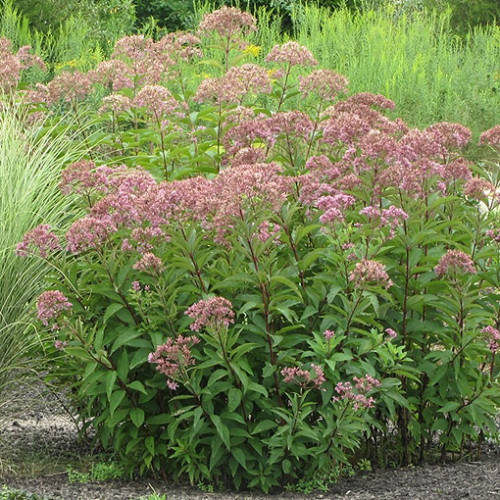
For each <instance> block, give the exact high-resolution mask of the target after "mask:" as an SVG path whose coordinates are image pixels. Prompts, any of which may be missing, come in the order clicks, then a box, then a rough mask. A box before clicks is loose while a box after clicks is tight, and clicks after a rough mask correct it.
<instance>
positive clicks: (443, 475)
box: [0, 401, 500, 500]
mask: <svg viewBox="0 0 500 500" xmlns="http://www.w3.org/2000/svg"><path fill="white" fill-rule="evenodd" d="M485 448H486V449H485V453H484V454H483V459H482V460H480V461H475V462H467V463H465V462H464V463H455V464H443V465H432V466H424V467H412V468H407V469H400V470H385V471H384V470H380V471H374V472H369V473H364V474H362V475H357V476H355V477H353V478H349V479H345V480H342V481H341V482H339V483H338V484H336V485H335V486H333V487H332V488H331V489H330V490H329V491H328V492H326V493H311V494H308V495H303V494H292V493H281V494H276V495H263V494H256V493H249V492H239V493H235V492H222V493H205V492H203V491H200V490H198V489H195V488H192V487H188V486H184V485H179V484H173V483H171V484H165V483H161V482H154V481H151V482H148V481H111V482H106V483H86V484H82V483H70V482H69V480H68V477H67V474H65V473H64V472H61V470H62V471H64V470H65V468H66V467H65V466H66V464H67V463H68V461H71V460H74V461H76V462H77V463H81V460H82V457H85V456H86V455H87V454H89V453H90V452H91V451H92V450H90V449H89V448H88V446H86V445H85V444H82V442H81V441H79V440H77V434H76V428H75V426H74V425H73V423H72V421H71V419H70V418H69V417H67V416H66V415H64V414H62V413H61V410H60V407H59V408H58V407H57V404H56V403H55V402H54V401H52V402H50V403H49V404H46V405H45V406H43V407H38V408H31V409H30V410H29V411H28V410H27V411H25V412H24V414H22V417H18V418H15V419H13V418H10V419H9V420H7V421H4V423H3V425H2V424H1V423H0V472H2V468H1V466H2V460H3V464H4V467H3V476H4V479H3V480H0V485H1V484H2V483H3V484H5V485H8V486H9V487H11V488H16V489H20V490H23V491H26V492H30V493H36V494H38V495H43V496H45V497H47V498H51V499H65V500H137V499H138V498H140V497H141V496H146V495H148V494H150V493H152V492H153V491H156V492H157V493H159V494H166V495H167V499H168V500H185V499H194V500H205V499H206V500H209V499H210V500H247V499H248V500H264V499H266V500H305V499H308V500H310V499H326V498H327V499H332V500H334V499H351V500H372V499H377V500H386V499H415V500H433V499H463V498H466V499H471V500H495V499H498V500H500V446H499V445H494V444H490V445H489V446H488V447H485ZM5 457H8V459H5ZM20 457H23V459H24V460H25V461H27V462H29V465H25V470H23V471H21V472H23V473H24V474H26V475H27V476H31V477H29V478H22V477H19V475H20V471H19V470H17V472H16V470H15V469H14V472H15V473H14V474H12V473H10V474H9V463H16V459H17V461H19V458H20ZM48 457H50V458H48ZM78 461H80V462H78ZM33 476H34V477H33Z"/></svg>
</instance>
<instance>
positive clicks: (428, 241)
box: [18, 8, 500, 491]
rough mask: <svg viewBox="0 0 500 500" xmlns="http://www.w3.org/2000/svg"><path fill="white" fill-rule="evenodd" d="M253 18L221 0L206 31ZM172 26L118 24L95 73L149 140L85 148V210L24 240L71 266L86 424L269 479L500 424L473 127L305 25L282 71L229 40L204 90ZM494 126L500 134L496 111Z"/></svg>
mask: <svg viewBox="0 0 500 500" xmlns="http://www.w3.org/2000/svg"><path fill="white" fill-rule="evenodd" d="M210 16H213V17H210ZM217 19H218V20H219V23H216V22H215V21H214V20H217ZM209 21H210V22H209ZM250 22H251V20H250V18H248V17H246V16H242V14H241V13H240V12H239V11H238V10H237V9H233V8H223V9H221V10H220V11H216V12H214V13H212V14H209V15H208V16H207V17H206V18H205V20H204V21H202V26H204V27H205V29H204V30H202V31H206V30H209V31H210V30H213V31H216V34H217V36H219V38H220V39H223V38H224V36H227V33H228V32H229V31H228V30H231V31H230V33H231V38H229V37H228V38H227V40H229V41H230V42H231V43H233V42H234V40H235V37H236V38H237V36H238V33H239V32H238V30H240V31H241V32H242V31H244V30H245V29H248V26H250V24H249V23H250ZM238 23H239V24H238ZM238 26H239V27H238ZM218 30H219V31H218ZM176 36H179V35H176ZM200 36H206V34H203V33H201V34H200ZM176 40H178V38H176V37H174V38H168V39H165V40H163V41H161V40H160V41H159V42H152V41H147V40H145V39H143V38H141V37H136V38H133V37H130V38H128V39H126V40H122V41H121V42H118V45H117V50H116V51H115V56H117V57H116V58H115V59H113V61H110V64H109V65H108V66H102V67H101V68H100V69H99V70H98V73H99V72H101V74H104V70H105V69H106V71H107V72H106V73H105V74H106V75H107V76H106V78H108V80H105V81H104V80H100V84H101V85H102V84H103V82H104V85H106V86H108V87H109V89H110V92H112V93H111V94H110V95H109V96H108V97H106V98H105V99H107V101H106V103H107V104H109V105H110V106H111V110H112V111H111V114H110V115H108V116H107V117H105V119H109V118H111V119H112V120H114V121H112V122H108V123H111V126H115V127H123V135H121V136H118V137H119V138H118V139H116V137H112V138H111V139H110V141H109V143H108V144H106V145H105V147H104V148H103V149H102V150H101V152H102V153H103V154H104V155H109V158H110V159H111V158H113V156H112V154H111V149H112V148H113V147H116V146H118V147H120V148H123V149H124V150H127V151H131V150H133V151H135V152H136V154H135V158H133V157H131V156H132V155H127V154H124V155H123V159H126V164H124V165H120V166H117V165H116V164H111V163H110V164H109V165H106V164H102V161H97V160H95V161H93V160H82V161H78V162H74V163H71V164H69V165H68V167H67V168H66V169H65V170H64V172H63V173H62V176H61V183H60V187H61V190H62V192H63V193H64V194H66V195H67V196H68V197H69V199H70V200H71V203H73V204H74V205H75V206H77V207H79V209H80V210H81V209H83V210H85V215H84V216H83V217H82V216H81V213H76V214H75V216H74V217H72V223H71V226H70V227H69V229H68V230H67V231H66V232H64V231H60V230H58V228H56V227H54V228H50V227H47V226H42V227H39V228H37V229H35V230H32V231H30V232H28V233H27V234H26V235H25V237H24V239H23V241H22V242H21V243H20V244H19V246H18V253H19V254H20V255H24V256H26V257H29V258H30V259H33V258H41V259H42V260H43V261H48V262H50V265H51V266H52V269H53V270H54V272H53V273H51V275H50V276H49V278H48V280H49V284H48V286H47V290H46V291H45V292H44V293H42V294H41V295H40V297H39V298H38V303H37V306H38V318H39V320H40V321H41V323H42V324H43V325H45V326H46V327H47V330H48V332H49V333H51V335H52V339H51V342H50V344H49V345H47V349H48V350H49V351H50V356H51V357H52V371H51V376H50V377H51V379H52V380H54V381H59V382H60V383H66V384H70V385H71V386H72V387H73V389H74V390H75V391H77V393H78V400H77V401H76V409H77V410H78V411H79V413H80V416H81V417H82V419H84V421H85V422H86V425H91V426H92V427H93V428H94V429H95V430H96V432H97V437H98V439H99V440H100V441H101V442H102V443H103V445H104V446H105V447H107V448H112V449H114V450H115V451H116V454H117V455H118V456H119V457H120V458H121V460H123V462H124V463H125V464H126V465H127V466H128V468H129V470H130V471H131V472H133V471H135V470H138V471H139V472H140V473H145V472H146V471H147V470H152V471H154V472H156V473H159V474H163V475H165V476H173V477H174V478H178V477H187V478H189V480H190V481H191V482H193V483H197V482H202V483H204V482H207V483H213V484H215V485H219V486H223V485H229V486H233V487H236V488H261V489H263V490H265V491H268V490H270V489H271V488H273V487H280V486H285V485H293V484H294V483H296V482H297V481H298V480H299V479H300V478H301V477H303V476H304V475H306V476H307V477H329V475H330V474H331V473H332V472H333V471H335V472H336V473H337V471H338V470H339V468H340V469H341V468H342V466H343V464H344V466H345V467H346V469H348V468H349V461H352V460H354V459H355V457H356V458H359V457H362V458H364V459H370V460H374V461H377V462H378V463H380V464H382V465H385V464H387V463H388V462H389V461H398V462H399V463H403V464H408V463H411V462H414V461H418V460H420V459H425V458H426V454H427V451H428V450H429V448H430V446H431V445H432V444H433V443H434V442H435V441H436V440H438V441H439V443H440V446H441V450H442V453H443V455H445V454H446V453H447V452H456V453H465V452H467V449H468V447H469V445H470V443H471V442H472V441H476V440H478V439H479V438H480V436H483V435H485V434H489V435H495V434H496V426H495V423H494V417H495V416H496V414H497V412H498V404H499V402H500V401H499V400H500V397H499V393H498V367H497V364H498V363H497V361H496V353H497V351H498V340H499V338H500V333H499V331H498V328H499V323H500V316H499V310H498V298H499V293H500V289H499V286H500V282H499V278H498V277H499V276H500V274H499V273H500V269H499V248H498V240H500V238H498V231H499V230H498V219H497V213H496V211H495V208H496V206H497V204H498V199H497V197H496V192H497V188H498V186H497V185H495V183H496V181H495V180H493V182H492V179H491V178H490V179H489V180H488V179H487V178H486V175H485V173H484V172H482V171H481V170H480V169H478V168H477V167H476V166H475V165H473V164H471V163H470V162H468V161H467V160H466V159H465V158H464V156H463V149H464V148H465V147H466V146H467V144H468V143H469V142H470V136H471V133H470V131H469V130H468V129H467V128H466V127H464V126H462V125H460V124H454V123H437V124H434V125H431V126H429V127H428V128H426V129H424V130H417V129H411V128H410V127H408V126H407V125H406V124H405V123H404V122H403V121H402V120H400V119H389V118H388V117H387V116H386V115H385V114H384V112H385V111H386V110H390V109H393V108H394V103H393V102H392V101H390V100H389V99H387V98H385V97H383V96H381V95H375V94H370V93H360V94H353V95H350V96H349V95H348V81H347V79H346V78H344V77H343V76H341V75H339V74H337V73H335V72H333V71H326V70H314V69H312V70H311V69H310V68H311V67H314V66H315V65H316V60H315V58H314V56H313V54H312V53H311V52H310V51H309V50H308V49H307V48H306V47H303V46H301V45H299V44H298V43H296V42H287V43H285V44H282V45H277V46H275V47H273V48H272V49H271V51H270V52H269V54H268V55H267V56H266V58H265V59H266V61H267V64H269V65H272V67H271V66H269V69H270V71H268V70H267V68H268V66H260V65H257V64H253V63H252V64H250V63H248V62H245V60H244V59H241V60H235V59H234V58H233V57H232V55H233V54H232V52H231V51H232V50H233V47H232V45H231V43H229V41H228V45H227V46H226V50H225V51H223V52H222V53H221V60H222V61H223V65H222V69H221V71H222V73H221V74H220V75H219V76H213V77H211V78H210V79H208V80H205V81H203V82H202V83H201V84H200V85H199V86H198V88H197V89H194V90H189V89H187V88H185V87H184V88H183V87H182V86H183V85H184V83H185V80H183V77H182V75H183V73H182V65H183V63H184V62H185V59H183V58H182V57H180V56H179V55H180V54H181V53H185V52H182V51H185V50H188V54H187V55H186V57H188V58H191V57H199V56H200V54H199V53H198V52H193V51H194V50H195V49H196V48H197V44H196V41H195V40H194V39H192V38H190V39H189V40H188V39H187V38H186V39H183V40H184V41H183V43H181V44H178V45H177V46H176V45H175V43H176ZM219 41H220V40H219ZM157 43H160V45H156V44H157ZM162 46H163V47H165V46H168V47H169V50H170V52H169V53H168V58H167V56H166V52H165V51H163V52H161V47H162ZM227 47H229V48H227ZM234 50H235V49H234ZM155 51H160V52H161V54H160V55H161V57H159V61H160V63H161V64H156V65H155V64H153V63H152V62H153V61H154V60H155V59H154V57H153V55H154V54H155V53H156V52H155ZM120 54H122V55H123V54H126V57H124V58H121V56H120V57H118V55H120ZM118 67H120V68H122V69H123V71H120V72H119V73H118V72H116V71H115V70H114V69H113V68H115V69H116V68H118ZM299 70H300V71H301V72H302V73H303V74H302V78H301V79H300V80H297V78H296V76H297V74H296V72H297V71H299ZM113 71H115V72H113ZM169 75H170V76H172V78H171V79H170V77H169ZM167 87H168V88H167ZM79 88H82V87H79ZM90 88H91V87H90V86H89V85H87V83H85V92H90ZM49 91H50V88H49ZM60 95H64V92H63V94H60ZM66 95H68V91H67V90H66ZM69 95H74V96H75V97H76V96H77V95H76V94H69ZM300 101H305V102H307V103H311V106H310V107H309V106H308V107H307V108H304V109H308V110H309V111H310V114H309V112H305V111H303V110H301V109H296V108H295V105H294V103H297V102H300ZM264 104H265V106H264ZM160 105H161V106H163V107H160ZM49 108H50V103H49ZM107 112H109V111H107ZM113 113H115V115H113ZM160 113H162V114H161V115H160ZM140 120H151V122H152V123H153V127H150V125H149V124H148V123H147V122H143V123H142V124H141V123H140ZM158 134H159V135H158ZM134 137H136V138H137V140H136V141H135V142H133V138H134ZM125 138H127V139H130V141H131V142H130V143H127V141H126V140H125ZM114 141H116V142H114ZM187 142H188V143H190V144H187ZM481 143H482V144H484V145H485V146H489V147H490V148H492V149H493V151H494V152H496V154H498V153H500V147H499V145H500V132H499V129H498V127H495V128H493V129H491V130H490V131H487V132H485V133H484V134H483V135H482V136H481ZM148 145H149V146H148ZM129 148H130V149H129ZM146 151H149V152H150V156H149V157H150V158H153V160H152V161H151V162H145V163H144V166H145V167H146V168H141V167H139V166H138V165H136V164H135V161H137V162H138V164H139V165H140V164H141V161H140V159H141V158H145V157H146V156H147V154H146ZM168 155H173V156H170V157H169V156H168ZM127 156H128V157H127ZM125 157H127V158H125ZM173 158H174V161H172V159H173ZM120 159H121V157H120ZM492 168H497V166H493V167H492ZM202 174H203V175H202ZM485 200H490V201H489V202H488V209H487V210H484V209H481V203H482V202H484V201H485Z"/></svg>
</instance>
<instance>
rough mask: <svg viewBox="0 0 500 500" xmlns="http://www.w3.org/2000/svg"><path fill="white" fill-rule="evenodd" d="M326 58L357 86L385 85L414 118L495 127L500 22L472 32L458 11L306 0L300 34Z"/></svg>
mask: <svg viewBox="0 0 500 500" xmlns="http://www.w3.org/2000/svg"><path fill="white" fill-rule="evenodd" d="M294 38H295V39H296V40H297V41H298V42H299V43H300V44H302V45H305V46H307V47H308V48H309V49H310V50H311V51H312V52H313V53H314V54H315V56H316V58H317V59H318V61H319V63H320V65H321V66H324V67H328V68H332V69H335V70H337V71H338V72H340V73H342V74H344V75H346V76H347V77H348V78H349V81H350V82H351V83H350V85H351V90H352V91H353V92H363V91H369V92H375V93H381V94H384V95H385V96H387V97H388V98H390V99H392V100H393V101H395V102H396V106H397V110H398V114H399V115H400V116H402V117H403V118H404V119H405V120H407V121H408V122H409V123H410V124H411V125H414V126H426V125H428V124H430V123H432V122H433V121H438V120H439V121H450V122H460V123H464V124H466V125H467V126H469V127H470V128H472V130H473V131H474V132H479V131H481V130H484V129H486V128H489V127H492V126H493V125H495V123H496V121H495V120H496V118H495V115H498V110H499V109H500V93H499V92H498V84H499V82H500V74H499V65H498V61H499V56H500V28H499V27H498V26H490V27H487V28H476V29H475V30H474V31H471V32H469V34H468V35H467V36H466V37H465V39H463V40H461V39H459V38H458V37H456V36H455V35H454V34H453V32H452V30H451V28H450V14H449V12H447V13H446V12H445V13H443V14H440V15H437V14H429V13H425V12H423V13H414V14H413V15H411V16H410V15H408V14H405V13H402V14H400V15H398V16H395V15H394V11H393V10H391V9H390V8H386V9H379V10H376V11H375V10H368V11H362V12H357V13H353V12H351V11H349V10H347V9H339V10H336V11H333V12H332V11H330V10H328V9H321V8H318V7H315V6H312V5H310V6H307V5H306V6H304V7H303V11H302V12H301V15H298V16H296V24H295V37H294Z"/></svg>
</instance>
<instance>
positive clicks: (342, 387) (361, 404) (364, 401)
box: [333, 375, 381, 410]
mask: <svg viewBox="0 0 500 500" xmlns="http://www.w3.org/2000/svg"><path fill="white" fill-rule="evenodd" d="M354 382H355V386H354V387H353V385H352V383H351V382H339V383H338V384H337V385H336V386H335V392H336V393H337V394H338V396H336V397H334V398H333V401H339V400H344V401H348V402H350V403H352V405H353V408H354V410H359V409H360V408H373V406H374V404H375V399H374V398H373V397H372V396H366V393H368V392H370V391H373V390H374V389H377V388H379V387H380V386H381V383H380V381H379V380H377V379H376V378H373V377H372V376H370V375H365V376H364V377H361V378H359V377H354Z"/></svg>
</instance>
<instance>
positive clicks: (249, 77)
mask: <svg viewBox="0 0 500 500" xmlns="http://www.w3.org/2000/svg"><path fill="white" fill-rule="evenodd" d="M270 92H271V80H270V79H269V76H268V74H267V70H266V69H265V68H263V67H261V66H257V65H256V64H243V65H242V66H233V67H232V68H230V69H229V71H228V72H227V73H226V74H225V75H224V76H222V77H220V78H205V79H204V80H203V81H202V82H201V83H200V85H199V86H198V89H197V91H196V96H195V98H194V99H195V101H198V102H215V103H217V104H222V103H239V104H241V102H242V101H243V99H244V98H245V96H247V95H248V94H251V93H252V94H269V93H270Z"/></svg>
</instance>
